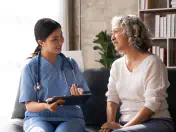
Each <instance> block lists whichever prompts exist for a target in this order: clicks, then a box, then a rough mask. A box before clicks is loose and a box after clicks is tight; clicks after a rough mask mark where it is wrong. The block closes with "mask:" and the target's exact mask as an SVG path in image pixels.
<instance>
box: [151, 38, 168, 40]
mask: <svg viewBox="0 0 176 132" xmlns="http://www.w3.org/2000/svg"><path fill="white" fill-rule="evenodd" d="M150 39H151V40H163V39H164V40H165V39H167V38H150Z"/></svg>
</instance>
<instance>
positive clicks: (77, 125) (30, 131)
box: [24, 118, 85, 132]
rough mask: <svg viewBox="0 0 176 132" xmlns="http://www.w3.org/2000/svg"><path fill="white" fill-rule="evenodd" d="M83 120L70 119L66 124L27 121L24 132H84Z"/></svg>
mask: <svg viewBox="0 0 176 132" xmlns="http://www.w3.org/2000/svg"><path fill="white" fill-rule="evenodd" d="M84 128H85V122H84V120H83V119H76V118H75V119H72V120H69V121H66V122H59V121H42V120H33V119H30V120H27V121H25V123H24V131H25V132H84V131H85V129H84Z"/></svg>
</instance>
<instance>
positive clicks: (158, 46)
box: [138, 0, 176, 68]
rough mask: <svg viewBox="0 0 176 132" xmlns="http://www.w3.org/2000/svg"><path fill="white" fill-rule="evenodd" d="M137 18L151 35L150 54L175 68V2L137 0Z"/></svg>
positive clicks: (175, 0)
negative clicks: (155, 55)
mask: <svg viewBox="0 0 176 132" xmlns="http://www.w3.org/2000/svg"><path fill="white" fill-rule="evenodd" d="M138 17H139V18H140V19H141V20H142V21H143V22H144V23H145V24H146V25H147V27H148V28H149V30H150V33H151V42H152V49H151V52H152V53H154V54H157V55H158V56H159V57H160V58H161V60H162V61H163V62H164V63H165V65H166V66H167V68H176V0H138Z"/></svg>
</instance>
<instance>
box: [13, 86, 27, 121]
mask: <svg viewBox="0 0 176 132" xmlns="http://www.w3.org/2000/svg"><path fill="white" fill-rule="evenodd" d="M19 84H20V83H19ZM19 94H20V88H18V92H17V96H16V101H15V105H14V110H13V113H12V117H11V118H12V119H15V118H20V119H24V116H25V115H24V114H25V111H26V107H25V105H24V104H20V103H19Z"/></svg>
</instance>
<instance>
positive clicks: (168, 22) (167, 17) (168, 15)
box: [166, 14, 171, 37]
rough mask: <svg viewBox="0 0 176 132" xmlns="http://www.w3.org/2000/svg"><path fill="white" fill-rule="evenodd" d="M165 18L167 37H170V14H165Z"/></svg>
mask: <svg viewBox="0 0 176 132" xmlns="http://www.w3.org/2000/svg"><path fill="white" fill-rule="evenodd" d="M166 19H167V20H166V25H167V26H166V28H167V37H171V14H167V16H166Z"/></svg>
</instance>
